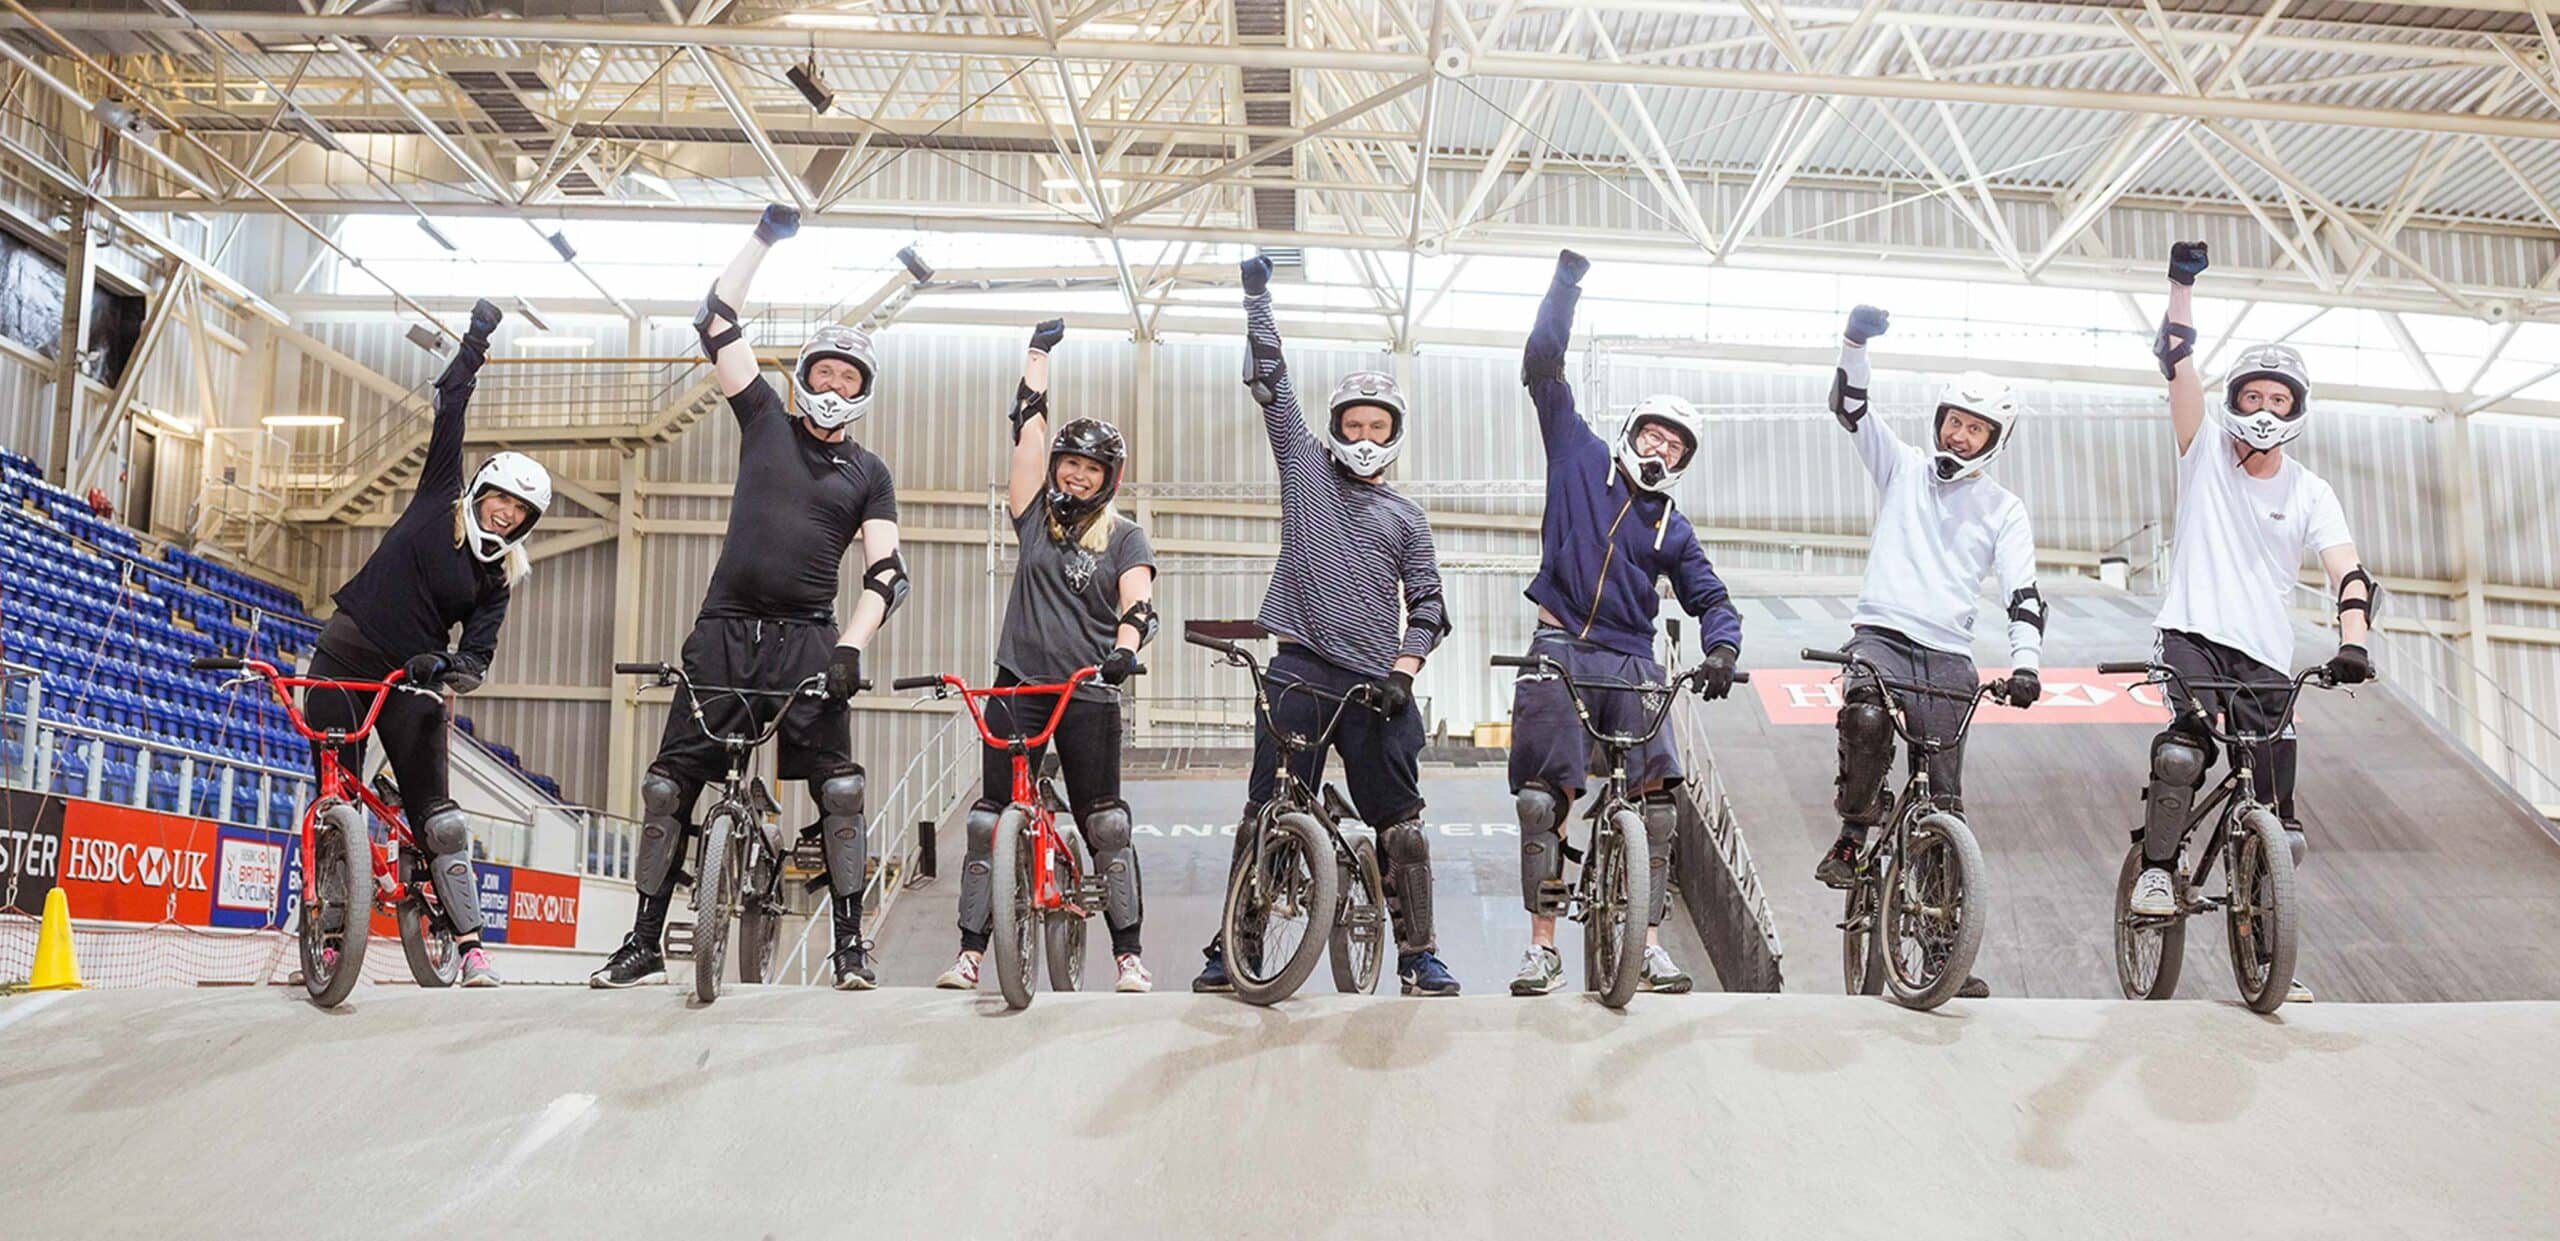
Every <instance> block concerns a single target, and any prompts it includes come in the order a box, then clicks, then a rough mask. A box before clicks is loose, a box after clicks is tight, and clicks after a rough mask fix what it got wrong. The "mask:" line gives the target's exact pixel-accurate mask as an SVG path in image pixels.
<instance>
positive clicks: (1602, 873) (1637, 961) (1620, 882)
mask: <svg viewBox="0 0 2560 1241" xmlns="http://www.w3.org/2000/svg"><path fill="white" fill-rule="evenodd" d="M1600 836H1601V838H1600V839H1597V840H1594V841H1592V842H1591V861H1590V869H1589V870H1588V871H1586V872H1585V875H1584V878H1585V881H1586V882H1587V883H1588V884H1589V885H1590V891H1591V899H1590V900H1589V901H1587V902H1585V904H1584V907H1583V918H1582V979H1583V987H1584V989H1586V990H1589V991H1594V992H1597V993H1598V994H1599V996H1600V1002H1601V1003H1603V1004H1606V1005H1608V1006H1609V1007H1611V1008H1625V1007H1626V1006H1627V1001H1629V1000H1631V999H1634V998H1635V994H1636V988H1637V986H1638V985H1639V984H1641V983H1642V982H1643V981H1644V915H1643V914H1642V913H1641V912H1639V911H1640V910H1642V909H1644V908H1645V902H1644V901H1643V900H1640V899H1638V894H1639V893H1643V886H1642V885H1643V884H1645V883H1648V882H1650V881H1651V877H1652V872H1651V870H1650V869H1648V866H1647V862H1646V857H1647V854H1646V853H1645V838H1644V819H1643V818H1642V817H1640V816H1639V815H1637V814H1636V812H1634V811H1632V810H1627V809H1623V808H1621V809H1619V810H1616V811H1613V812H1612V813H1611V814H1610V815H1609V826H1608V830H1606V831H1604V832H1602V833H1600ZM1638 875H1642V876H1645V878H1644V879H1641V880H1639V879H1637V878H1636V876H1638ZM1644 895H1647V896H1649V895H1650V894H1649V893H1644Z"/></svg>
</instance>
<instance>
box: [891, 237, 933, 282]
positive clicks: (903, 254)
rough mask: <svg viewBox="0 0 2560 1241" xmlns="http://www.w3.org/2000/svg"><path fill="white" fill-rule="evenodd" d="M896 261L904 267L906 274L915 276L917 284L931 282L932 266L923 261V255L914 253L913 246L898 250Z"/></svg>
mask: <svg viewBox="0 0 2560 1241" xmlns="http://www.w3.org/2000/svg"><path fill="white" fill-rule="evenodd" d="M898 262H899V263H900V264H902V265H904V266H905V267H906V269H907V274H908V275H910V276H913V277H915V278H916V283H917V284H930V283H932V282H933V267H932V266H931V265H930V264H928V263H926V262H925V261H924V258H923V256H921V255H919V254H917V253H916V248H915V247H914V246H908V247H906V248H905V249H903V250H900V251H898Z"/></svg>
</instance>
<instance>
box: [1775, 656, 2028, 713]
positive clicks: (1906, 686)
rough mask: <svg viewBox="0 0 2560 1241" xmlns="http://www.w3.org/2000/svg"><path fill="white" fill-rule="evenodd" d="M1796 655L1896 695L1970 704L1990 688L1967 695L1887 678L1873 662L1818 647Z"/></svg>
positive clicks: (1917, 682) (1895, 678)
mask: <svg viewBox="0 0 2560 1241" xmlns="http://www.w3.org/2000/svg"><path fill="white" fill-rule="evenodd" d="M1797 654H1798V655H1799V656H1800V657H1802V658H1804V659H1807V660H1811V661H1812V662H1814V663H1817V664H1836V665H1838V666H1840V667H1843V668H1847V669H1850V670H1852V671H1855V672H1859V673H1862V674H1864V675H1867V676H1870V677H1873V678H1875V679H1876V680H1878V681H1881V682H1883V683H1884V686H1885V688H1887V689H1890V690H1892V691H1893V692H1895V693H1897V694H1917V695H1919V696H1921V697H1923V698H1944V699H1946V700H1947V701H1949V702H1972V701H1973V700H1975V699H1977V698H1980V697H1981V696H1982V695H1983V693H1984V690H1987V689H1988V688H1990V686H1988V685H1987V686H1985V687H1984V689H1977V690H1975V691H1973V692H1972V693H1969V694H1968V693H1961V692H1958V691H1956V690H1951V689H1944V688H1941V687H1939V686H1935V685H1928V684H1924V683H1922V682H1919V681H1905V680H1903V679H1901V678H1899V677H1889V676H1886V675H1885V674H1884V671H1883V670H1882V669H1880V668H1877V667H1876V666H1875V663H1874V661H1872V660H1869V659H1867V658H1866V657H1864V656H1860V655H1853V654H1851V653H1849V652H1847V651H1826V650H1823V649H1821V648H1820V647H1811V646H1808V647H1806V648H1805V649H1803V650H1802V651H1799V652H1797ZM1997 684H1998V682H1996V681H1995V682H1992V683H1991V685H1997Z"/></svg>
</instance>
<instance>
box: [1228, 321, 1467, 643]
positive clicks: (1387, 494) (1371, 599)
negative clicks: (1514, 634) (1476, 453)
mask: <svg viewBox="0 0 2560 1241" xmlns="http://www.w3.org/2000/svg"><path fill="white" fill-rule="evenodd" d="M1244 311H1245V330H1246V332H1247V333H1248V335H1249V338H1250V341H1251V343H1252V344H1253V345H1255V346H1257V347H1256V348H1254V349H1253V350H1252V355H1253V358H1254V362H1253V366H1254V378H1255V379H1256V380H1259V381H1261V382H1262V383H1264V384H1266V385H1268V390H1269V391H1270V394H1271V400H1270V402H1269V403H1268V404H1265V405H1264V406H1263V407H1262V423H1263V427H1264V429H1265V430H1267V431H1269V432H1270V434H1271V455H1272V457H1273V458H1274V459H1275V460H1276V461H1278V463H1279V465H1280V558H1279V561H1278V562H1277V563H1275V564H1274V565H1273V566H1272V568H1271V586H1270V588H1269V589H1268V590H1266V591H1264V592H1263V596H1262V611H1261V614H1260V615H1259V616H1257V617H1256V618H1255V619H1256V620H1258V621H1259V622H1260V623H1261V625H1262V627H1263V628H1265V629H1268V630H1270V631H1271V632H1272V633H1274V634H1277V635H1279V636H1280V637H1283V638H1287V639H1289V640H1290V641H1292V642H1296V643H1298V644H1299V645H1301V646H1305V647H1308V648H1309V649H1312V650H1313V651H1315V653H1316V654H1318V655H1321V656H1323V657H1324V658H1325V659H1326V660H1327V661H1329V662H1331V663H1333V664H1335V665H1337V666H1339V667H1343V668H1348V669H1350V670H1352V671H1354V672H1357V673H1360V674H1362V675H1364V676H1372V677H1380V676H1385V675H1386V674H1387V673H1388V672H1389V671H1390V670H1392V669H1393V668H1394V667H1395V661H1396V658H1397V657H1398V656H1400V655H1413V656H1428V655H1429V654H1431V652H1432V650H1433V649H1434V648H1436V647H1438V646H1439V645H1440V639H1441V638H1442V637H1444V636H1446V635H1447V634H1448V632H1449V613H1448V608H1447V605H1446V604H1445V603H1443V601H1442V600H1441V596H1440V560H1439V555H1438V553H1437V552H1436V551H1434V550H1433V548H1432V544H1431V521H1430V519H1429V518H1427V517H1425V516H1423V513H1422V506H1420V505H1418V504H1415V503H1414V502H1413V501H1411V500H1408V499H1406V498H1404V497H1403V496H1400V495H1397V494H1396V493H1395V492H1394V491H1393V490H1392V489H1390V488H1388V487H1387V486H1386V485H1385V484H1383V483H1364V482H1362V481H1360V480H1359V479H1356V478H1353V477H1352V476H1351V475H1350V474H1349V473H1348V472H1347V471H1345V470H1343V469H1342V468H1341V467H1340V466H1339V465H1337V464H1335V463H1334V460H1333V455H1332V454H1331V453H1329V452H1327V451H1325V446H1324V445H1323V444H1322V443H1320V442H1318V441H1317V440H1316V437H1315V434H1314V433H1313V432H1311V431H1309V430H1307V424H1306V420H1305V418H1304V417H1302V416H1301V414H1300V413H1299V409H1298V392H1297V385H1296V384H1295V383H1294V382H1293V380H1292V379H1291V377H1290V375H1289V368H1288V367H1287V365H1285V364H1284V363H1283V362H1282V361H1281V358H1280V327H1279V324H1278V323H1277V322H1276V321H1275V320H1274V319H1273V317H1272V313H1271V296H1270V295H1269V294H1267V293H1265V294H1261V295H1258V296H1253V297H1247V298H1246V299H1245V301H1244Z"/></svg>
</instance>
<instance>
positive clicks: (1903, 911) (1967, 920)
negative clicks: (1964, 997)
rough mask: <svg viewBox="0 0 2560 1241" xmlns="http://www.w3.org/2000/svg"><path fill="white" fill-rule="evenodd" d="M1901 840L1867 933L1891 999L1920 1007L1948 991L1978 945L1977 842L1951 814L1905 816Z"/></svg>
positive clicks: (1957, 986) (1955, 987)
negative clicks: (1913, 819) (1907, 824)
mask: <svg viewBox="0 0 2560 1241" xmlns="http://www.w3.org/2000/svg"><path fill="white" fill-rule="evenodd" d="M1904 845H1905V847H1904V848H1902V849H1901V850H1899V851H1897V852H1896V853H1895V855H1894V859H1893V865H1892V867H1891V868H1889V869H1888V870H1887V871H1886V872H1885V875H1884V883H1883V888H1884V897H1883V903H1882V904H1881V905H1880V906H1879V908H1878V910H1877V915H1878V916H1877V923H1876V933H1875V935H1874V939H1875V940H1876V941H1877V944H1878V946H1879V947H1880V948H1881V949H1882V950H1883V963H1884V984H1885V987H1886V989H1887V990H1888V991H1890V992H1891V993H1892V995H1893V1000H1894V1003H1897V1004H1900V1005H1902V1006H1903V1007H1905V1008H1916V1009H1921V1010H1923V1011H1926V1010H1928V1009H1933V1008H1936V1007H1937V1006H1939V1005H1941V1004H1944V1003H1946V1002H1947V1001H1949V1000H1951V999H1954V998H1955V995H1956V992H1958V991H1960V990H1962V989H1963V988H1964V984H1965V980H1966V979H1968V978H1971V977H1972V976H1973V959H1974V957H1975V955H1976V954H1978V953H1979V952H1981V950H1982V924H1983V919H1984V916H1985V913H1984V911H1985V909H1986V908H1987V904H1986V902H1985V899H1984V896H1985V893H1984V884H1985V879H1984V875H1983V867H1982V846H1981V844H1980V843H1979V842H1977V841H1975V840H1974V838H1973V830H1972V829H1971V828H1968V827H1966V826H1965V825H1964V820H1962V819H1959V818H1957V817H1955V816H1954V815H1951V814H1932V815H1929V816H1927V817H1926V818H1923V819H1921V820H1920V821H1919V822H1918V823H1914V824H1912V825H1911V831H1910V834H1909V835H1908V837H1906V839H1905V842H1904Z"/></svg>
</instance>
